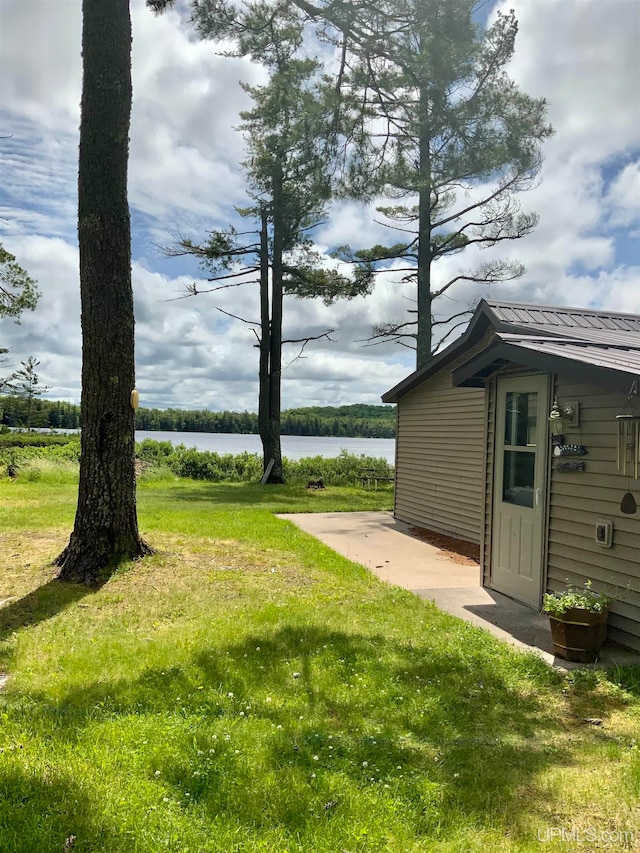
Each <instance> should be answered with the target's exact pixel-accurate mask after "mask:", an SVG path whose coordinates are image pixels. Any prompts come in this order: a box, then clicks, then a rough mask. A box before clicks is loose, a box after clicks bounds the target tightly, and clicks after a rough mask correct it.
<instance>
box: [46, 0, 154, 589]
mask: <svg viewBox="0 0 640 853" xmlns="http://www.w3.org/2000/svg"><path fill="white" fill-rule="evenodd" d="M82 20H83V28H82V57H83V85H82V102H81V117H80V154H79V173H78V240H79V246H80V298H81V309H82V400H81V417H82V436H81V457H80V483H79V489H78V506H77V510H76V518H75V524H74V529H73V532H72V534H71V538H70V540H69V544H68V546H67V547H66V548H65V550H64V551H63V552H62V554H60V556H59V557H58V559H57V562H58V564H59V565H60V574H59V577H60V578H61V579H63V580H67V581H75V582H80V583H85V584H89V585H90V584H95V583H97V582H99V580H100V579H101V577H103V576H104V574H105V570H107V571H108V569H109V568H110V567H113V566H115V565H116V563H117V562H118V561H119V560H121V559H133V558H136V557H140V556H142V555H144V554H146V553H148V550H149V549H148V548H147V546H146V545H145V543H144V542H142V540H141V539H140V536H139V533H138V520H137V513H136V486H135V468H134V453H135V433H134V410H133V408H132V406H131V391H132V390H133V388H134V377H135V373H134V317H133V293H132V287H131V230H130V220H129V205H128V201H127V166H128V159H129V158H128V155H129V124H130V114H131V20H130V15H129V0H84V2H83V7H82Z"/></svg>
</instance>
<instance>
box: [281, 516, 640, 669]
mask: <svg viewBox="0 0 640 853" xmlns="http://www.w3.org/2000/svg"><path fill="white" fill-rule="evenodd" d="M279 517H280V518H285V519H287V520H289V521H292V522H293V523H294V524H296V525H297V526H298V527H300V528H301V529H302V530H304V531H305V532H306V533H310V534H311V535H312V536H315V537H316V538H318V539H319V540H320V541H321V542H324V544H325V545H328V546H329V547H330V548H333V550H334V551H337V552H338V553H339V554H342V555H343V556H345V557H348V559H350V560H353V561H354V562H356V563H361V564H362V565H363V566H366V568H368V569H370V570H371V572H373V574H375V575H377V576H378V577H379V578H381V579H382V580H384V581H387V582H389V583H392V584H395V585H396V586H401V587H403V588H404V589H408V590H410V591H411V592H413V593H415V594H416V595H418V596H419V597H420V598H423V599H430V600H432V601H434V602H435V603H436V605H437V606H438V607H439V608H440V609H441V610H444V611H445V612H447V613H450V614H452V615H453V616H458V617H459V618H460V619H464V620H465V621H466V622H469V623H471V624H472V625H476V626H478V627H480V628H484V629H485V630H487V631H490V633H492V634H493V635H494V636H496V637H498V638H499V639H501V640H504V641H505V642H507V643H511V644H512V645H514V646H516V647H517V648H519V649H522V650H525V651H529V652H535V653H536V654H538V655H540V657H542V658H543V659H544V660H545V661H546V662H547V663H548V664H550V665H551V666H555V667H558V668H561V669H575V668H576V667H584V666H589V665H588V664H576V663H570V662H568V661H565V660H562V659H561V658H558V657H556V656H555V655H554V654H553V643H552V641H551V631H550V629H549V619H548V617H547V616H545V615H544V614H541V613H538V612H537V611H535V610H532V609H531V608H529V607H525V606H524V605H523V604H519V603H518V602H517V601H514V600H513V599H511V598H508V597H507V596H505V595H501V594H500V593H497V592H493V590H488V589H483V588H482V587H481V585H480V569H479V567H478V566H465V565H460V564H458V563H456V562H454V561H453V560H451V559H449V558H448V557H447V556H446V555H445V554H444V553H443V552H442V551H440V549H438V548H436V547H435V546H434V545H430V544H428V543H427V542H424V541H422V540H421V539H418V538H417V537H416V536H412V535H411V534H410V533H409V530H410V525H408V524H405V523H404V522H402V521H397V520H396V519H395V518H393V516H392V514H391V513H390V512H320V513H296V514H286V515H280V516H279ZM615 664H618V665H623V664H636V665H637V664H640V655H637V654H634V653H633V652H628V651H626V650H625V649H622V648H620V647H619V646H615V645H610V646H605V647H604V648H603V650H602V654H601V656H600V660H599V662H598V664H596V666H613V665H615ZM591 666H593V664H592V665H591Z"/></svg>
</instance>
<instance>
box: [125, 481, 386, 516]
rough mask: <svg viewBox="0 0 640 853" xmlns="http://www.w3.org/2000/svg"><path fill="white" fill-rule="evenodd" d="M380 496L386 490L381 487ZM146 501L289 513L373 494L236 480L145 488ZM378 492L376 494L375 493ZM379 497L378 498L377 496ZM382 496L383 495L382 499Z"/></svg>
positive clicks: (342, 487) (142, 494)
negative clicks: (163, 489)
mask: <svg viewBox="0 0 640 853" xmlns="http://www.w3.org/2000/svg"><path fill="white" fill-rule="evenodd" d="M338 489H340V490H344V489H353V490H354V491H353V493H344V492H343V493H342V494H337V495H336V493H335V491H334V490H338ZM378 494H379V495H380V496H382V495H384V494H385V492H384V491H383V490H382V489H380V491H379V493H378ZM387 494H388V496H389V497H392V496H393V490H391V489H389V490H388V493H387ZM140 495H141V497H142V499H143V500H146V501H148V502H149V504H153V502H154V501H165V500H166V501H171V503H172V505H173V506H174V508H176V506H177V505H179V503H180V502H181V501H185V503H209V504H220V505H224V504H228V505H229V506H237V505H239V504H240V505H244V506H246V507H247V508H256V507H264V508H266V509H270V510H271V511H273V512H285V511H286V509H287V508H289V507H295V508H296V509H297V511H299V512H312V511H313V509H314V505H315V506H317V507H319V508H320V507H322V508H323V509H324V507H323V502H324V501H325V500H327V501H335V500H336V499H338V498H339V499H341V500H342V501H344V503H345V509H347V508H348V503H349V501H350V500H356V501H357V500H359V499H360V500H362V501H364V502H368V503H370V502H371V500H372V496H371V494H370V493H368V492H366V491H362V492H358V491H357V489H356V487H355V486H352V485H348V486H335V487H332V486H327V488H326V489H325V490H324V491H322V492H318V491H314V490H309V489H307V488H306V485H305V484H304V483H287V484H285V485H266V486H261V485H259V484H258V483H255V484H248V483H242V484H236V483H208V482H206V481H201V485H200V486H199V488H196V489H194V488H188V487H181V488H178V489H176V490H175V491H174V492H171V493H170V494H167V493H163V492H161V491H158V492H155V493H154V490H153V489H148V490H145V491H141V493H140ZM375 495H376V493H374V496H375ZM374 499H375V498H374ZM380 499H382V498H380Z"/></svg>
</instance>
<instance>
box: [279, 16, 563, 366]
mask: <svg viewBox="0 0 640 853" xmlns="http://www.w3.org/2000/svg"><path fill="white" fill-rule="evenodd" d="M293 2H294V3H295V5H297V6H298V7H300V8H301V9H303V10H304V11H305V12H306V13H307V15H309V16H310V17H311V18H313V19H314V20H315V19H317V18H323V17H324V18H325V19H326V20H327V21H328V22H329V23H330V24H332V25H333V26H334V27H335V28H336V29H337V30H338V31H339V32H340V34H341V36H340V37H341V38H343V39H344V51H345V53H344V55H345V62H344V64H343V73H342V74H341V85H342V86H344V87H345V88H346V89H348V90H349V91H350V93H351V95H352V98H353V99H352V102H351V103H352V108H351V115H350V116H349V119H350V121H351V122H352V124H353V128H354V130H353V136H352V139H353V144H354V145H356V146H357V147H359V148H360V156H359V157H357V158H354V160H353V162H354V163H357V164H358V166H359V169H357V170H356V171H355V172H354V173H353V174H352V176H351V178H352V181H351V190H352V192H356V193H360V194H367V193H368V194H371V193H372V192H377V193H379V194H380V195H383V196H386V197H387V198H389V199H390V200H391V202H392V203H391V204H388V205H386V206H384V207H380V208H379V211H380V213H382V215H383V216H384V217H385V219H386V224H388V225H389V226H390V227H395V228H396V229H397V230H398V231H399V232H400V234H402V235H403V236H402V238H401V240H400V241H399V242H397V243H395V244H393V245H387V246H375V247H372V248H371V249H369V250H367V251H362V252H358V253H356V255H355V257H356V258H360V259H361V260H362V261H364V262H366V263H368V264H370V263H375V264H378V265H385V264H386V263H388V262H389V261H390V260H392V259H393V260H397V259H400V260H401V261H402V262H404V263H405V266H404V268H401V269H400V270H399V271H401V272H402V273H403V275H404V279H403V280H404V281H408V282H411V283H413V284H414V286H415V287H416V293H417V306H416V311H415V312H414V313H416V314H417V317H416V319H415V320H408V321H406V322H404V321H402V320H399V321H395V322H386V321H385V322H383V323H380V324H379V325H378V326H377V328H376V329H374V338H388V337H391V338H393V339H395V340H397V341H399V342H403V341H406V339H407V338H410V339H411V340H413V341H414V343H415V348H416V355H417V366H418V367H421V366H423V365H424V364H426V363H427V362H428V361H429V359H430V358H431V354H432V350H433V345H434V325H436V324H437V323H441V324H443V325H444V324H446V325H449V326H450V325H451V321H452V320H453V321H455V320H456V319H458V320H460V317H462V316H465V315H468V314H469V313H470V312H467V311H462V312H460V313H459V314H458V315H457V316H454V317H450V316H447V315H441V316H440V317H438V318H437V317H436V309H435V307H434V301H435V300H437V299H438V298H439V297H441V296H443V295H444V294H448V293H449V291H450V288H452V287H453V286H454V285H455V284H457V283H458V282H461V281H467V282H472V283H476V284H478V285H480V286H483V285H484V286H487V285H491V284H493V283H495V282H501V281H508V280H510V279H514V278H517V277H519V276H521V275H522V274H523V273H524V267H523V266H522V265H521V264H519V263H517V262H514V261H512V260H509V259H504V258H498V259H493V260H489V261H488V262H486V263H484V264H481V265H480V266H478V267H477V268H475V269H467V268H465V267H462V268H459V269H457V270H456V271H455V272H454V273H453V275H450V274H449V275H442V274H440V273H439V267H438V263H439V262H440V261H443V260H445V259H447V258H451V257H453V256H455V255H458V254H460V253H462V252H464V250H465V249H467V248H468V247H470V246H473V245H475V246H477V247H479V248H487V247H494V246H497V245H499V244H501V243H503V242H505V241H511V240H516V239H519V238H521V237H524V236H526V235H527V234H529V233H530V232H531V231H532V229H533V228H534V227H535V226H536V224H537V221H538V217H537V216H536V215H535V214H533V213H523V212H522V211H521V209H520V205H519V203H518V201H517V198H516V194H517V193H518V192H521V191H523V190H526V189H528V188H530V187H532V186H533V185H534V184H535V180H536V176H537V175H538V172H539V168H540V164H541V143H542V142H543V141H544V139H546V138H548V137H549V136H550V135H551V133H552V130H551V128H550V126H549V125H548V124H546V123H545V114H546V103H545V101H544V99H535V98H531V97H529V96H528V95H526V94H524V93H522V92H520V91H519V90H518V88H517V87H516V85H515V84H514V83H513V81H512V80H511V79H510V78H509V77H508V75H507V72H506V66H507V65H508V63H509V61H510V60H511V58H512V57H513V54H514V49H515V39H516V34H517V29H518V26H517V21H516V19H515V16H514V13H513V12H510V13H508V14H507V15H502V14H500V13H498V15H497V18H496V20H495V22H494V23H493V24H492V25H491V26H490V27H488V28H487V29H483V28H482V27H481V26H480V25H479V24H478V23H476V20H475V17H474V14H475V13H476V12H477V11H478V9H479V6H480V5H481V4H480V3H479V2H477V0H447V2H442V0H379V2H376V3H375V4H374V3H368V2H363V3H359V4H357V6H356V5H354V4H353V3H350V2H347V0H329V2H327V3H326V4H323V3H318V4H315V3H308V2H306V0H293ZM355 104H357V108H356V107H355V106H354V105H355ZM370 128H375V134H372V133H371V132H370V130H369V129H370ZM407 233H408V235H409V236H404V235H405V234H407ZM344 257H346V258H353V257H354V256H353V255H352V254H351V253H349V252H345V253H344ZM441 266H442V265H441ZM461 322H463V321H461ZM454 328H455V327H454ZM451 331H453V328H450V332H451Z"/></svg>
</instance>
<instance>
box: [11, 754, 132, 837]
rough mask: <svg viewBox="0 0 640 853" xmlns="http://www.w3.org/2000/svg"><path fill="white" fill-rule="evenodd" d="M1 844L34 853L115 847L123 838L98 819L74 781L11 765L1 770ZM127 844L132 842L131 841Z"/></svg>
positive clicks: (94, 805) (92, 803)
mask: <svg viewBox="0 0 640 853" xmlns="http://www.w3.org/2000/svg"><path fill="white" fill-rule="evenodd" d="M0 791H1V792H2V796H0V844H1V849H2V853H34V851H42V853H44V851H52V853H62V851H63V850H72V849H74V848H75V842H71V841H70V846H69V845H67V846H65V842H66V840H67V839H71V836H76V840H77V844H78V847H77V849H78V850H94V851H96V853H97V851H103V850H105V851H106V850H114V849H123V848H122V847H119V848H116V842H117V841H118V840H119V839H121V840H125V839H124V837H122V836H120V835H119V834H118V833H116V832H115V831H114V826H113V825H106V824H104V823H100V822H99V820H97V819H96V818H95V815H96V814H99V810H98V804H97V803H96V802H92V801H91V800H90V798H89V797H88V796H87V795H86V794H85V793H83V792H82V791H81V790H80V786H78V785H76V784H74V782H73V780H71V779H68V780H67V779H64V778H63V777H62V776H61V775H58V774H49V775H48V778H47V780H46V781H43V780H40V779H37V778H36V777H34V775H33V774H32V773H25V772H23V771H21V770H18V769H15V768H12V769H11V770H9V769H4V770H2V771H0ZM127 843H130V842H129V841H127Z"/></svg>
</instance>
